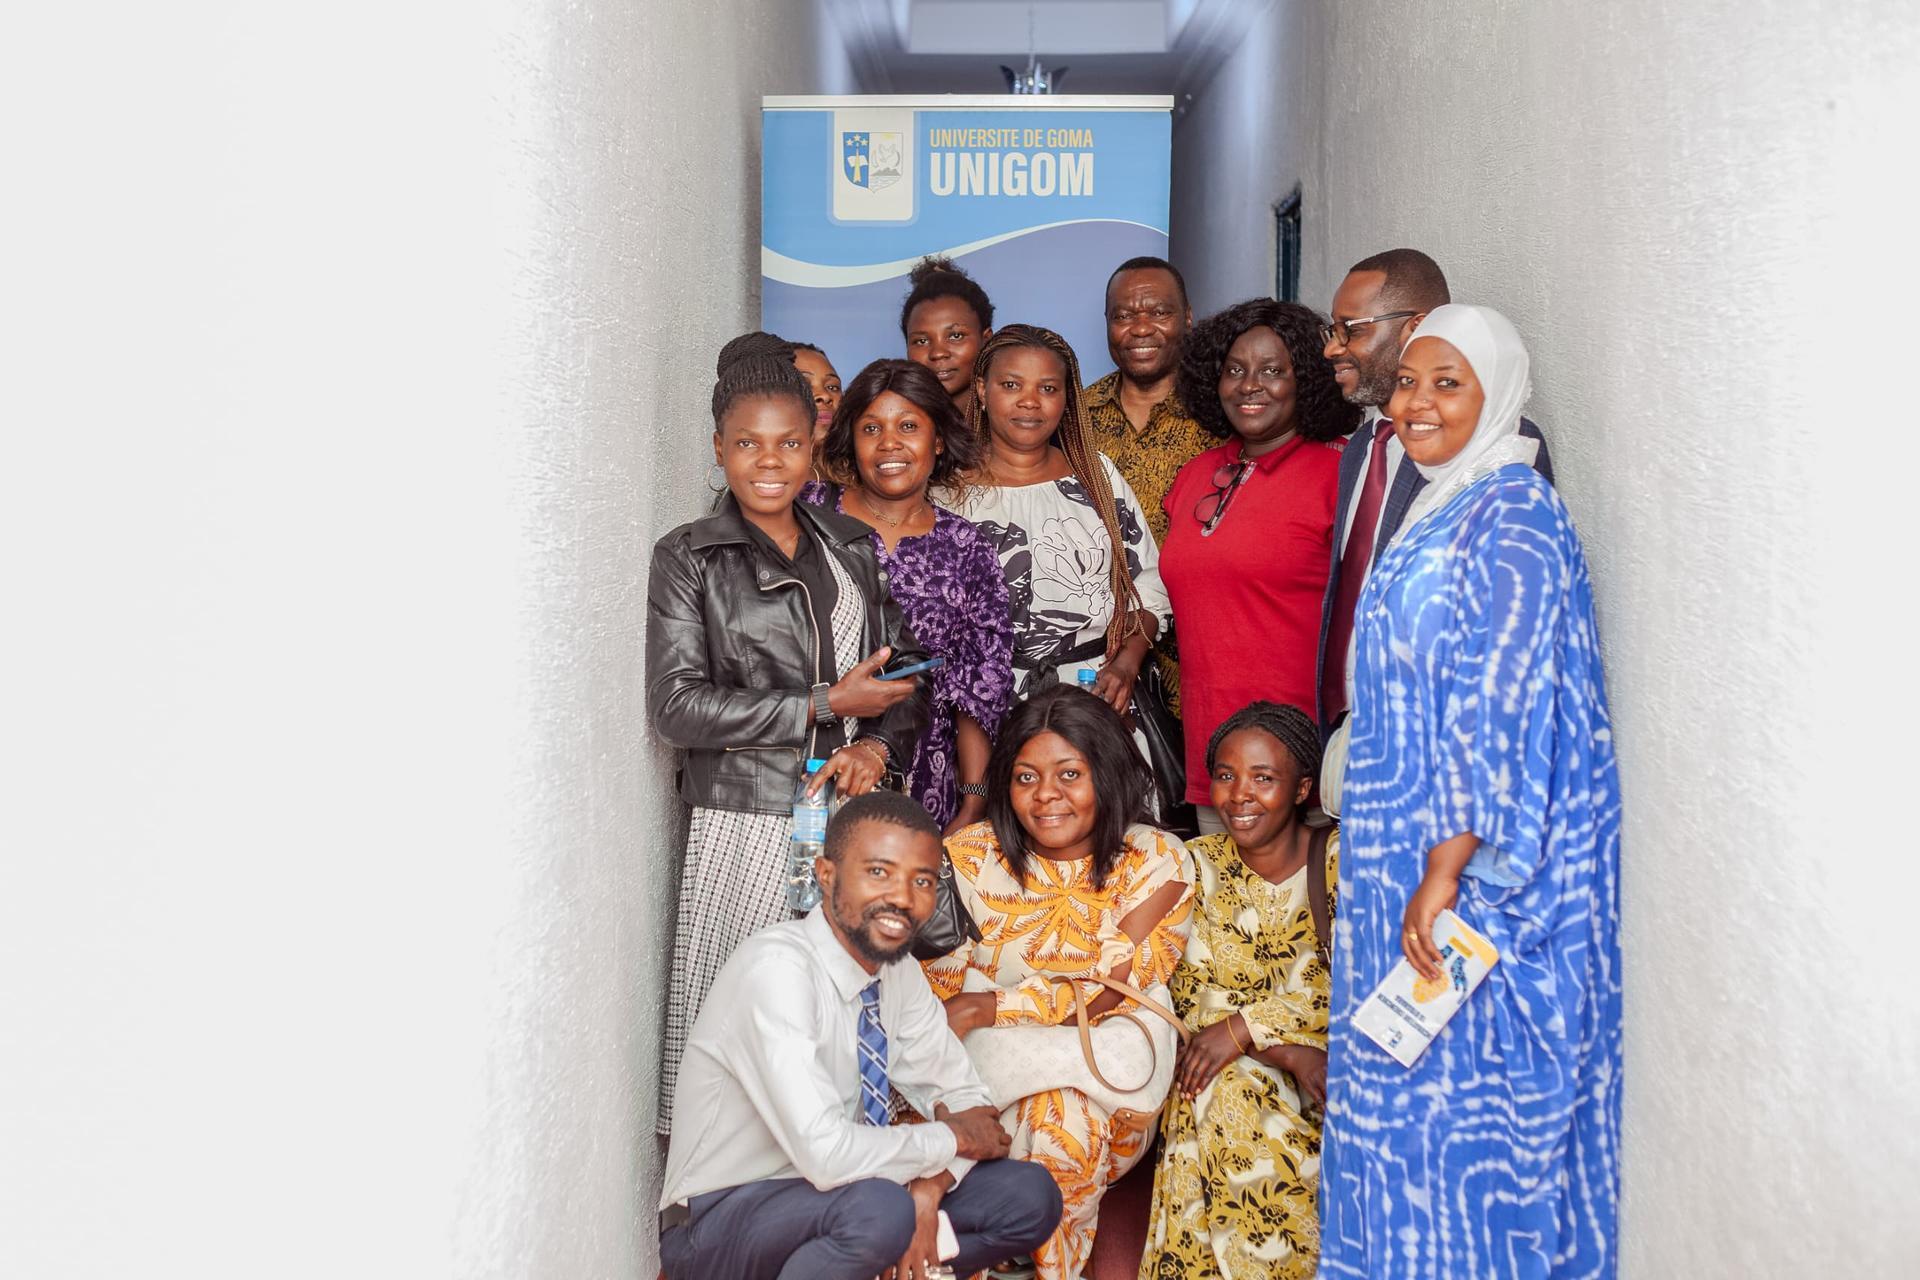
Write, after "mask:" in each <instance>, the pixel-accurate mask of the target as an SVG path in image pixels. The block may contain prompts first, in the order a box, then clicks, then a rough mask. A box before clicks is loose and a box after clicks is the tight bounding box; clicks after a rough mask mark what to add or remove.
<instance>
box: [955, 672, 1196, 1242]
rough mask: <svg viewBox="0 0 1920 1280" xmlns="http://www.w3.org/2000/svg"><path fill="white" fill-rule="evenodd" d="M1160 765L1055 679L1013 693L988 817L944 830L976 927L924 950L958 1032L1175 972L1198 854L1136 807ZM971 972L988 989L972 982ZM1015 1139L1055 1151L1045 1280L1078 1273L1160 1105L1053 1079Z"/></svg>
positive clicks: (1112, 998) (1047, 1157)
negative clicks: (1054, 1085)
mask: <svg viewBox="0 0 1920 1280" xmlns="http://www.w3.org/2000/svg"><path fill="white" fill-rule="evenodd" d="M1151 786H1152V777H1151V775H1150V774H1149V773H1148V772H1147V768H1146V765H1145V763H1144V762H1143V761H1142V760H1141V759H1140V756H1139V753H1138V751H1137V750H1136V749H1135V748H1134V745H1133V741H1132V738H1131V736H1130V735H1129V734H1128V732H1127V729H1126V726H1125V724H1124V723H1123V722H1122V721H1121V719H1120V716H1119V714H1118V713H1116V712H1115V711H1114V709H1113V708H1112V707H1110V706H1108V705H1107V704H1106V703H1104V702H1102V701H1101V700H1100V699H1099V698H1096V697H1094V696H1093V695H1092V694H1089V693H1084V692H1082V691H1080V690H1079V689H1074V688H1069V687H1064V686H1056V687H1054V688H1051V689H1048V690H1046V691H1044V692H1042V693H1040V694H1038V695H1037V696H1035V697H1034V698H1032V699H1031V700H1029V701H1027V702H1025V703H1022V704H1021V705H1020V706H1018V707H1016V708H1015V709H1014V711H1013V713H1012V714H1011V715H1009V716H1008V717H1007V720H1006V723H1005V724H1004V725H1003V726H1002V727H1001V731H1000V739H999V742H998V743H996V744H995V746H994V750H993V755H992V757H991V758H990V759H989V761H988V764H987V813H988V821H986V822H981V823H975V824H974V825H973V826H970V827H964V828H962V829H961V830H960V831H958V832H956V833H955V834H954V835H953V837H952V838H951V839H949V840H948V841H947V852H948V854H949V855H950V856H951V857H952V859H953V869H954V873H955V886H956V888H958V890H959V891H960V898H961V901H962V902H964V903H965V904H966V906H967V909H968V910H969V911H970V912H972V913H973V919H974V922H975V923H976V924H977V925H979V926H980V933H981V938H980V941H978V942H976V943H972V944H970V945H968V946H964V947H962V948H960V949H959V950H958V951H955V952H954V953H953V954H952V955H950V956H946V957H944V958H942V959H939V960H934V961H930V962H928V964H927V966H926V968H927V977H928V978H929V980H931V982H932V983H933V988H934V990H935V991H936V992H937V993H938V994H939V995H940V997H941V998H942V999H944V1000H945V1001H946V1002H947V1021H948V1023H949V1024H950V1025H951V1026H952V1027H953V1029H954V1033H955V1034H956V1035H960V1036H965V1035H966V1034H967V1033H968V1032H970V1031H973V1030H975V1029H977V1028H980V1027H985V1026H999V1027H1011V1026H1019V1025H1023V1024H1024V1025H1030V1026H1058V1025H1060V1024H1062V1023H1067V1022H1071V1021H1072V1020H1073V1017H1074V1012H1073V1010H1074V995H1073V991H1072V987H1074V986H1076V985H1077V986H1078V987H1079V988H1080V989H1081V995H1082V998H1084V999H1085V1000H1086V1002H1087V1005H1088V1008H1089V1010H1090V1011H1091V1012H1093V1013H1094V1014H1096V1015H1098V1014H1104V1013H1106V1012H1108V1011H1110V1010H1112V1009H1114V1008H1116V1007H1119V1006H1120V1005H1121V1000H1120V997H1119V996H1118V994H1117V993H1115V992H1113V991H1111V990H1109V989H1107V988H1105V987H1103V986H1101V985H1099V984H1098V983H1094V982H1091V981H1078V982H1076V981H1075V980H1076V979H1086V978H1087V977H1088V976H1089V975H1091V974H1096V973H1097V974H1103V975H1106V976H1108V977H1113V978H1119V979H1123V980H1125V981H1127V982H1131V983H1133V984H1134V985H1136V986H1140V987H1145V986H1149V985H1151V984H1153V983H1156V982H1166V981H1167V980H1168V979H1169V978H1170V977H1171V976H1172V974H1173V970H1174V966H1175V965H1176V964H1177V963H1178V962H1179V959H1180V953H1181V950H1182V949H1183V948H1184V946H1185V945H1186V935H1187V927H1188V919H1189V914H1190V910H1191V904H1192V897H1193V869H1192V866H1191V864H1190V863H1189V861H1188V859H1187V855H1186V850H1185V848H1184V847H1183V846H1182V845H1181V843H1180V842H1179V841H1178V840H1177V839H1175V838H1174V837H1172V836H1170V835H1168V834H1166V833H1165V832H1164V831H1158V830H1155V829H1154V828H1152V827H1149V826H1145V825H1142V824H1140V823H1139V822H1138V820H1137V817H1136V815H1138V814H1140V813H1141V812H1142V811H1143V809H1144V805H1145V801H1146V797H1147V794H1148V789H1149V788H1150V787H1151ZM969 971H973V972H975V973H978V974H980V975H981V976H982V977H984V978H985V979H986V983H985V984H980V983H979V982H978V981H977V980H976V984H975V985H976V986H978V985H989V986H991V987H992V988H993V989H992V990H990V991H979V990H974V991H966V990H964V988H965V986H966V985H967V984H966V978H967V975H968V972H969ZM1000 1118H1001V1122H1002V1123H1003V1124H1004V1125H1006V1127H1007V1130H1008V1131H1009V1132H1010V1133H1011V1134H1012V1135H1013V1152H1012V1154H1013V1155H1014V1156H1016V1157H1018V1158H1020V1159H1025V1160H1032V1161H1034V1162H1035V1163H1037V1164H1040V1165H1043V1166H1045V1168H1046V1169H1047V1171H1048V1172H1049V1173H1051V1174H1052V1175H1053V1178H1054V1181H1055V1182H1057V1183H1059V1184H1060V1191H1061V1196H1062V1198H1063V1199H1064V1200H1065V1202H1066V1212H1065V1213H1064V1214H1063V1215H1062V1217H1061V1220H1060V1226H1059V1229H1058V1230H1056V1231H1055V1232H1054V1234H1053V1237H1052V1238H1051V1239H1050V1240H1048V1241H1047V1243H1046V1244H1045V1245H1043V1246H1041V1247H1040V1248H1039V1249H1037V1250H1035V1251H1034V1257H1033V1261H1034V1267H1035V1270H1036V1272H1037V1273H1038V1276H1039V1277H1040V1280H1079V1276H1080V1274H1081V1272H1082V1270H1083V1269H1084V1268H1085V1267H1086V1265H1087V1258H1088V1256H1089V1255H1090V1254H1091V1253H1092V1251H1093V1235H1094V1228H1095V1226H1096V1224H1097V1220H1098V1216H1099V1211H1100V1197H1101V1196H1102V1195H1104V1194H1105V1192H1106V1189H1107V1187H1108V1186H1110V1185H1112V1184H1113V1183H1114V1182H1115V1181H1117V1180H1118V1179H1119V1178H1120V1176H1121V1175H1122V1174H1124V1173H1126V1172H1127V1170H1129V1169H1131V1168H1132V1167H1133V1166H1134V1165H1135V1164H1137V1163H1139V1160H1140V1157H1141V1155H1142V1154H1143V1153H1144V1152H1145V1151H1146V1149H1147V1147H1148V1145H1149V1144H1150V1143H1151V1142H1152V1139H1153V1131H1152V1126H1151V1117H1149V1116H1140V1117H1134V1116H1132V1115H1131V1114H1130V1113H1121V1114H1119V1115H1114V1114H1109V1113H1108V1112H1107V1111H1106V1109H1105V1108H1103V1107H1102V1106H1100V1105H1099V1104H1098V1103H1096V1102H1095V1101H1093V1100H1092V1099H1091V1098H1089V1097H1088V1096H1087V1095H1086V1094H1084V1093H1082V1092H1081V1091H1079V1090H1078V1089H1072V1088H1058V1089H1047V1090H1044V1091H1042V1092H1038V1093H1034V1094H1030V1095H1029V1096H1027V1097H1024V1098H1020V1099H1018V1100H1017V1101H1015V1102H1014V1103H1013V1104H1012V1105H1010V1106H1009V1107H1007V1109H1006V1110H1005V1111H1004V1112H1002V1113H1001V1117H1000Z"/></svg>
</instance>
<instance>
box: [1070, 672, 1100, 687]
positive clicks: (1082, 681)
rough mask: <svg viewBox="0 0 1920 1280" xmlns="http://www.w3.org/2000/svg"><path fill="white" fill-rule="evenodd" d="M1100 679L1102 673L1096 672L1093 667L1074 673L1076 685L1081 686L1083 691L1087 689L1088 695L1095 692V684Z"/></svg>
mask: <svg viewBox="0 0 1920 1280" xmlns="http://www.w3.org/2000/svg"><path fill="white" fill-rule="evenodd" d="M1099 678H1100V673H1099V672H1098V671H1095V670H1094V669H1093V668H1092V667H1082V668H1080V669H1079V670H1078V671H1076V672H1074V673H1073V680H1074V683H1075V684H1077V685H1079V686H1080V687H1081V688H1082V689H1085V690H1086V691H1087V692H1088V693H1092V692H1093V682H1094V681H1096V680H1098V679H1099Z"/></svg>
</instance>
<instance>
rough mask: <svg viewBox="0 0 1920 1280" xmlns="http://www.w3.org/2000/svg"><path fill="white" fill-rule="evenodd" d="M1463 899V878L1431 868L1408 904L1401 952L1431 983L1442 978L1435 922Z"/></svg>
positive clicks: (1401, 931) (1401, 936) (1401, 932)
mask: <svg viewBox="0 0 1920 1280" xmlns="http://www.w3.org/2000/svg"><path fill="white" fill-rule="evenodd" d="M1459 898H1460V877H1459V876H1457V875H1452V874H1449V873H1448V872H1446V871H1440V870H1435V869H1433V868H1431V867H1429V868H1428V870H1427V874H1426V878H1425V879H1423V880H1421V881H1420V887H1419V888H1417V889H1415V890H1414V891H1413V897H1411V898H1409V899H1408V900H1407V915H1406V920H1405V922H1404V924H1403V925H1402V926H1401V929H1400V949H1401V950H1402V951H1404V952H1405V953H1406V956H1407V962H1408V963H1409V964H1411V965H1412V966H1413V967H1414V971H1415V972H1417V973H1418V974H1419V975H1420V976H1421V977H1423V978H1425V979H1427V980H1428V981H1429V982H1432V981H1435V980H1437V979H1438V978H1439V977H1440V948H1439V947H1436V946H1435V945H1434V944H1433V922H1434V921H1435V920H1437V919H1439V917H1440V913H1441V912H1442V911H1445V910H1446V909H1447V908H1449V907H1451V906H1452V905H1453V904H1454V903H1455V902H1457V901H1459Z"/></svg>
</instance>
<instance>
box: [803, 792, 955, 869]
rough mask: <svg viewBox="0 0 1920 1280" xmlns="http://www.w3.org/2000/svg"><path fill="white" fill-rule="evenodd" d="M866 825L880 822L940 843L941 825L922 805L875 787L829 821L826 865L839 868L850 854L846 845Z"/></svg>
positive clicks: (845, 805)
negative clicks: (834, 865) (862, 825)
mask: <svg viewBox="0 0 1920 1280" xmlns="http://www.w3.org/2000/svg"><path fill="white" fill-rule="evenodd" d="M863 822H881V823H885V824H886V825H887V826H890V827H902V828H905V829H906V830H908V831H916V832H918V833H919V834H921V835H923V836H929V837H931V838H932V840H933V842H934V843H935V844H938V843H940V824H939V823H937V822H935V821H934V820H933V816H932V815H931V814H929V813H928V812H927V811H926V810H925V809H923V808H921V807H920V802H919V801H918V800H915V799H914V798H913V797H911V796H905V795H902V794H900V793H899V792H898V791H888V790H887V789H886V788H884V787H875V788H874V789H873V790H872V791H869V792H867V793H866V794H865V795H859V796H855V797H853V798H852V799H851V800H848V801H847V802H846V803H845V804H842V805H841V806H840V807H839V809H837V810H835V812H834V815H833V816H832V817H831V818H828V819H827V843H826V854H827V861H829V862H832V863H834V864H836V865H837V864H838V863H839V861H840V859H841V857H842V855H844V854H845V853H846V851H847V844H848V842H849V841H851V840H852V839H853V833H854V831H855V830H856V829H857V828H858V827H859V826H860V824H861V823H863Z"/></svg>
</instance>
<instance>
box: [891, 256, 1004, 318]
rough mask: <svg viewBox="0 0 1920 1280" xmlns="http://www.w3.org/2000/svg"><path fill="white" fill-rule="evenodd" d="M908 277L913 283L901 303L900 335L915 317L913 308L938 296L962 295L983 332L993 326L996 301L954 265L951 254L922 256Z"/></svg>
mask: <svg viewBox="0 0 1920 1280" xmlns="http://www.w3.org/2000/svg"><path fill="white" fill-rule="evenodd" d="M907 279H908V281H909V282H911V284H912V287H911V288H910V289H908V290H907V300H906V301H905V302H903V303H901V304H900V336H901V337H903V338H904V337H906V336H907V321H908V320H910V319H912V318H913V309H914V308H915V307H917V306H919V305H920V304H921V303H923V302H932V301H933V300H934V299H935V298H958V299H960V301H962V302H964V303H966V304H967V306H968V307H970V308H972V310H973V317H974V319H976V320H978V321H979V322H980V331H981V332H982V333H985V332H986V331H987V330H989V329H991V328H993V303H992V302H990V301H988V299H987V291H986V290H985V289H982V288H981V287H980V285H979V282H978V281H976V280H975V279H974V278H973V277H972V276H970V275H968V274H967V273H966V272H965V271H963V270H961V269H960V268H959V267H956V266H955V265H953V259H952V258H942V257H937V256H932V255H929V256H928V257H925V258H922V259H920V261H918V262H916V263H914V264H913V270H912V271H910V272H908V273H907Z"/></svg>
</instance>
